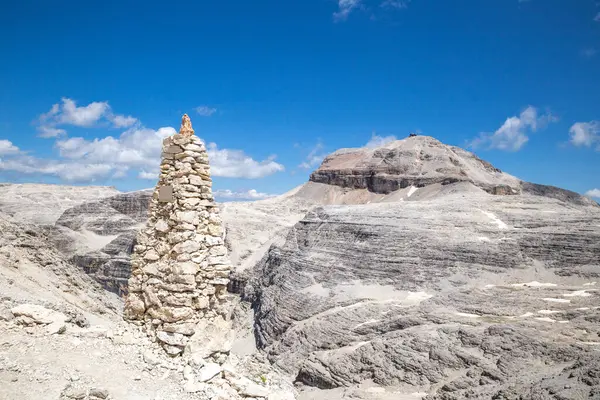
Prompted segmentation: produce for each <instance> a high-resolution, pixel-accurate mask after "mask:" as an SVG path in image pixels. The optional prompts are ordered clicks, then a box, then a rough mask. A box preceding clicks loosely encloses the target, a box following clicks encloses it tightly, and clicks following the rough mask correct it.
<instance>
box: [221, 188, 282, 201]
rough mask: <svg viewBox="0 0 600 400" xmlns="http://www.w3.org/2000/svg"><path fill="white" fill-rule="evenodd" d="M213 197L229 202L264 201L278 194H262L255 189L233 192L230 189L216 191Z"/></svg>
mask: <svg viewBox="0 0 600 400" xmlns="http://www.w3.org/2000/svg"><path fill="white" fill-rule="evenodd" d="M213 195H214V196H215V197H216V198H221V199H227V200H263V199H269V198H271V197H275V196H277V195H276V194H269V193H262V192H259V191H257V190H255V189H250V190H246V191H238V192H235V191H232V190H229V189H221V190H214V191H213Z"/></svg>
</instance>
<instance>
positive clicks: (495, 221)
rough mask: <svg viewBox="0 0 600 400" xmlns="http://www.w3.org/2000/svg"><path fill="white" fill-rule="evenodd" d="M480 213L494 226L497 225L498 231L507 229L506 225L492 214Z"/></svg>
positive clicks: (487, 212)
mask: <svg viewBox="0 0 600 400" xmlns="http://www.w3.org/2000/svg"><path fill="white" fill-rule="evenodd" d="M480 211H481V212H482V213H484V214H485V215H486V216H487V217H488V218H490V219H491V220H492V221H493V222H494V223H495V224H496V225H498V228H499V229H508V225H506V224H505V223H504V222H503V221H501V220H500V218H498V217H497V216H496V215H495V214H494V213H491V212H489V211H483V210H480Z"/></svg>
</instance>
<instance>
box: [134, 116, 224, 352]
mask: <svg viewBox="0 0 600 400" xmlns="http://www.w3.org/2000/svg"><path fill="white" fill-rule="evenodd" d="M191 129H192V128H191V123H190V121H189V118H188V117H187V115H185V116H184V117H183V121H182V127H181V132H180V133H179V134H177V135H174V136H172V137H168V138H166V139H165V140H164V141H163V154H162V162H161V174H160V178H159V182H158V184H157V186H156V189H155V191H154V193H153V197H152V200H151V202H150V215H149V219H148V223H147V225H146V227H145V228H144V229H142V231H141V232H140V233H139V235H138V237H137V244H136V246H135V248H134V253H133V255H132V264H131V265H132V271H131V273H132V276H131V278H130V279H129V286H128V288H129V294H128V296H127V300H126V303H125V316H126V318H128V319H129V320H132V321H140V322H142V323H143V324H144V325H145V326H146V328H147V329H148V331H149V332H150V333H151V334H152V335H155V336H156V339H157V340H158V341H160V342H161V343H162V344H163V347H164V349H165V350H166V351H167V352H168V353H169V354H171V355H177V354H179V353H181V352H182V351H183V349H184V347H185V346H186V345H187V344H188V341H189V338H190V336H192V335H194V333H195V325H196V324H197V323H199V322H202V323H204V322H206V321H214V324H220V323H221V322H220V321H223V318H224V317H226V314H227V312H228V310H227V307H226V301H225V300H226V288H227V285H228V283H229V271H230V269H231V266H230V263H229V260H228V257H227V249H226V247H225V245H224V241H223V234H224V232H223V228H222V226H221V218H220V216H219V210H218V208H217V205H216V204H215V202H214V199H213V196H212V191H211V184H212V182H211V178H210V167H209V164H208V155H207V153H206V148H205V146H204V143H203V142H202V141H201V140H200V139H199V138H198V137H196V136H194V135H193V130H191ZM190 132H191V133H190ZM211 323H212V322H211ZM229 330H230V329H227V328H225V329H224V331H226V332H227V331H229ZM222 350H223V352H226V351H228V349H222Z"/></svg>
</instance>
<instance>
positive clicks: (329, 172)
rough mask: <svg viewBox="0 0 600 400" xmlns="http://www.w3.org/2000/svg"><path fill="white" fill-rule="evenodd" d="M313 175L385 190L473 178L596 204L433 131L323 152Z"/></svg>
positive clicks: (492, 188) (504, 190) (487, 185)
mask: <svg viewBox="0 0 600 400" xmlns="http://www.w3.org/2000/svg"><path fill="white" fill-rule="evenodd" d="M310 180H311V181H312V182H318V183H325V184H328V185H336V186H340V187H344V188H353V189H368V190H369V192H372V193H381V194H388V193H391V192H394V191H397V190H398V189H402V188H406V187H409V186H414V187H424V186H428V185H432V184H436V183H440V184H443V185H446V184H450V183H455V182H470V183H472V184H473V185H475V186H477V187H480V188H481V189H483V190H485V191H486V192H488V193H491V194H496V195H515V194H519V193H521V192H523V193H528V194H534V195H541V196H546V197H553V198H557V199H559V200H562V201H569V202H573V203H575V204H585V205H595V204H596V203H595V202H594V201H593V200H590V199H588V198H586V197H583V196H581V195H579V194H577V193H574V192H570V191H568V190H564V189H559V188H555V187H551V186H544V185H536V184H532V183H528V182H523V181H521V180H519V179H517V178H515V177H514V176H511V175H509V174H506V173H504V172H502V171H500V170H499V169H498V168H495V167H494V166H493V165H491V164H490V163H488V162H486V161H484V160H482V159H480V158H479V157H477V156H476V155H475V154H473V153H471V152H468V151H466V150H464V149H461V148H459V147H454V146H448V145H445V144H443V143H442V142H440V141H439V140H437V139H434V138H432V137H430V136H415V137H408V138H406V139H403V140H396V141H394V142H391V143H389V144H387V145H385V146H383V147H379V148H376V149H369V148H358V149H341V150H338V151H336V152H334V153H333V154H331V155H329V156H327V157H326V158H325V160H324V161H323V163H322V164H321V166H320V167H319V168H318V169H317V170H316V171H315V172H313V173H312V174H311V176H310Z"/></svg>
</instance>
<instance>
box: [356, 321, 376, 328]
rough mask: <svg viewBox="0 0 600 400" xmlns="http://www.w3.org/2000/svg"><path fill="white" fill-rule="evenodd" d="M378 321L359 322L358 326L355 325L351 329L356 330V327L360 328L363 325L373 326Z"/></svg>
mask: <svg viewBox="0 0 600 400" xmlns="http://www.w3.org/2000/svg"><path fill="white" fill-rule="evenodd" d="M379 321H380V320H378V319H370V320H368V321H365V322H361V323H360V324H358V325H355V326H354V328H352V329H356V328H358V327H361V326H363V325H369V324H374V323H375V322H379Z"/></svg>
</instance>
